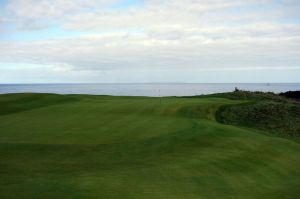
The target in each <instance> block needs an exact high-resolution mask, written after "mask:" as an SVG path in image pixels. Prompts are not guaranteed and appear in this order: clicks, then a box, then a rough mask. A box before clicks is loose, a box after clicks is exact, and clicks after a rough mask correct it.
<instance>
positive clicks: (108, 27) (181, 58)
mask: <svg viewBox="0 0 300 199" xmlns="http://www.w3.org/2000/svg"><path fill="white" fill-rule="evenodd" d="M148 82H149V83H153V82H185V83H256V82H257V83H260V82H267V83H273V82H279V83H282V82H287V83H288V82H300V1H299V0H168V1H162V0H0V83H4V84H5V83H148Z"/></svg>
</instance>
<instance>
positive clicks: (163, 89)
mask: <svg viewBox="0 0 300 199" xmlns="http://www.w3.org/2000/svg"><path fill="white" fill-rule="evenodd" d="M235 87H237V88H238V89H241V90H248V91H264V92H274V93H280V92H286V91H295V90H300V83H271V84H268V83H133V84H125V83H124V84H108V83H95V84H0V94H4V93H26V92H30V93H57V94H91V95H115V96H152V97H159V96H193V95H202V94H212V93H222V92H230V91H233V90H234V89H235Z"/></svg>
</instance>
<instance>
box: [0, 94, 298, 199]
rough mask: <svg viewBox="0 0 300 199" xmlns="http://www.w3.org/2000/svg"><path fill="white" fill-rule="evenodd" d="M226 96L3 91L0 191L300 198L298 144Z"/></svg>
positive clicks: (9, 194) (13, 194)
mask: <svg viewBox="0 0 300 199" xmlns="http://www.w3.org/2000/svg"><path fill="white" fill-rule="evenodd" d="M245 102H246V101H243V100H231V99H225V98H222V97H202V98H175V97H167V98H162V99H161V100H160V99H159V98H150V97H111V96H89V95H53V94H10V95H0V198H45V199H46V198H197V199H198V198H209V199H211V198H224V199H226V198H249V199H250V198H264V199H265V198H278V199H279V198H280V199H281V198H299V197H300V189H299V187H300V166H299V165H300V144H299V143H298V142H295V141H293V140H292V139H284V138H281V137H277V136H269V135H268V133H267V131H266V133H264V132H265V131H261V130H259V129H255V128H252V127H251V128H243V127H239V126H234V125H225V124H221V123H219V122H217V121H216V118H215V114H216V111H217V110H218V109H219V108H220V107H222V106H225V105H227V106H229V105H237V104H241V103H245Z"/></svg>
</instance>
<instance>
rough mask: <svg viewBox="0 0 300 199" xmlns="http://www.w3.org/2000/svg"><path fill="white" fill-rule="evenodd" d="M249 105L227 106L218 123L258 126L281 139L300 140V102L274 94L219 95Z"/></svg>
mask: <svg viewBox="0 0 300 199" xmlns="http://www.w3.org/2000/svg"><path fill="white" fill-rule="evenodd" d="M218 95H219V96H222V95H223V96H224V97H226V98H230V99H245V100H247V102H246V103H242V104H238V105H224V106H222V107H221V108H219V110H218V111H217V114H216V116H217V120H218V121H219V122H222V123H225V124H233V125H239V126H245V127H255V128H258V129H262V130H266V131H269V132H271V133H275V134H277V135H280V136H285V137H294V138H297V140H299V138H300V103H299V102H297V101H294V100H291V99H288V98H285V97H282V96H279V95H275V94H273V93H263V92H249V91H236V92H232V93H224V94H218Z"/></svg>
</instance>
